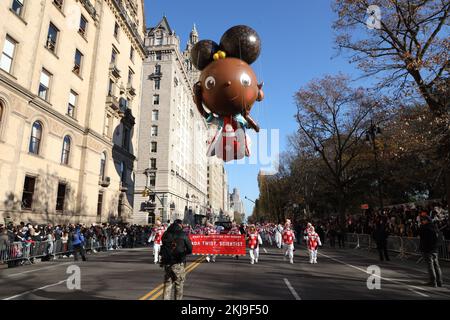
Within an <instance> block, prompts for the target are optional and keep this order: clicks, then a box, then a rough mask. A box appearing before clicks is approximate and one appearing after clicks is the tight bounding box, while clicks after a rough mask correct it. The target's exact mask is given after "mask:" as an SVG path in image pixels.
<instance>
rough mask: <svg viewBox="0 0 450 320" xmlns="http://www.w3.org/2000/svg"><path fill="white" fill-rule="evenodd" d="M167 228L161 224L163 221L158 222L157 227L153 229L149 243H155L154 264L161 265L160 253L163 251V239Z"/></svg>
mask: <svg viewBox="0 0 450 320" xmlns="http://www.w3.org/2000/svg"><path fill="white" fill-rule="evenodd" d="M165 231H166V228H164V226H163V225H162V224H161V221H159V220H156V223H155V226H154V227H153V229H152V234H151V236H150V239H149V240H148V242H152V241H153V257H154V263H155V264H157V263H159V252H160V250H161V244H162V237H163V234H164V232H165Z"/></svg>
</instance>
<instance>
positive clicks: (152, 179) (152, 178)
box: [148, 174, 156, 187]
mask: <svg viewBox="0 0 450 320" xmlns="http://www.w3.org/2000/svg"><path fill="white" fill-rule="evenodd" d="M148 183H149V185H150V187H155V186H156V175H155V174H151V175H150V176H149V181H148Z"/></svg>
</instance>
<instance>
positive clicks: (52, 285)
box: [3, 280, 67, 300]
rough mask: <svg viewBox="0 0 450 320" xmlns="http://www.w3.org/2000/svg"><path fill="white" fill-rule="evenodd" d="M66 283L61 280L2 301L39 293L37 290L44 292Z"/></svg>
mask: <svg viewBox="0 0 450 320" xmlns="http://www.w3.org/2000/svg"><path fill="white" fill-rule="evenodd" d="M66 281H67V280H61V281H59V282H56V283H53V284H49V285H47V286H44V287H40V288H37V289H33V290H29V291H25V292H23V293H19V294H16V295H15V296H12V297H9V298H5V299H3V300H12V299H15V298H18V297H21V296H24V295H26V294H30V293H33V292H36V291H39V290H44V289H47V288H50V287H54V286H58V285H60V284H62V283H64V282H66Z"/></svg>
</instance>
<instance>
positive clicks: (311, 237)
mask: <svg viewBox="0 0 450 320" xmlns="http://www.w3.org/2000/svg"><path fill="white" fill-rule="evenodd" d="M306 243H307V246H308V252H309V263H317V249H318V248H319V246H321V245H322V243H321V242H320V237H319V235H318V234H317V233H316V231H315V229H314V227H313V226H311V227H310V229H309V232H308V240H307V242H306Z"/></svg>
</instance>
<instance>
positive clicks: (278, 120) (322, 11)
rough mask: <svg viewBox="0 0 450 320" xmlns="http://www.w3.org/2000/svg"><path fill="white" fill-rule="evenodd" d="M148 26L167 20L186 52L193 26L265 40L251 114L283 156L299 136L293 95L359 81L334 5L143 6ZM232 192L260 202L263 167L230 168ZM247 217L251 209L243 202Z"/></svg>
mask: <svg viewBox="0 0 450 320" xmlns="http://www.w3.org/2000/svg"><path fill="white" fill-rule="evenodd" d="M145 6H146V8H145V13H146V19H147V26H154V25H156V24H157V23H158V22H159V21H160V20H161V18H162V16H163V14H165V15H166V16H167V19H168V20H169V23H170V25H171V27H172V28H173V29H175V32H176V33H177V34H178V35H179V36H180V38H181V41H182V46H183V47H182V49H184V46H185V44H186V40H187V38H188V35H189V32H190V30H191V29H192V25H193V23H195V24H196V25H197V29H198V31H199V36H200V39H211V40H214V41H216V42H219V41H220V37H221V36H222V34H223V33H224V32H225V31H226V30H227V29H228V28H230V27H232V26H234V25H237V24H245V25H248V26H250V27H252V28H254V29H255V30H256V31H257V32H258V33H259V35H260V37H261V40H262V52H261V56H260V57H259V58H258V60H257V61H256V62H255V63H254V64H253V65H252V66H253V68H254V70H255V72H256V74H257V76H258V80H259V81H264V83H265V85H264V88H263V89H264V93H265V100H264V101H263V102H261V103H256V104H255V106H254V107H253V109H252V116H253V118H254V119H255V120H256V121H257V122H258V123H259V124H260V126H261V128H263V129H267V130H271V129H278V130H279V133H280V134H279V136H280V152H283V151H284V150H286V149H287V146H288V141H287V136H288V135H289V134H291V133H293V132H295V130H296V128H297V126H296V122H295V119H294V115H295V113H296V107H295V103H294V99H293V95H294V93H295V92H296V91H297V90H298V89H299V88H300V87H302V86H304V85H305V84H307V83H308V82H309V81H311V80H312V79H316V78H320V77H322V76H323V75H325V74H336V73H339V72H342V73H346V74H350V75H355V74H356V73H357V71H356V69H355V67H354V66H353V65H350V64H349V63H348V62H347V59H346V58H345V57H343V56H339V57H336V51H335V49H334V43H333V40H334V31H333V29H332V28H331V25H332V23H333V21H334V20H335V14H334V13H333V12H332V10H331V1H327V0H316V1H313V0H311V1H305V0H278V1H273V0H270V1H260V0H246V1H243V0H239V1H238V0H228V1H211V0H210V1H206V0H195V1H186V0H171V1H168V0H145ZM226 169H227V172H228V175H229V186H230V191H231V190H232V188H233V187H238V188H239V190H240V194H241V196H242V198H244V196H247V197H248V198H250V199H252V200H254V199H256V198H258V195H259V190H258V184H257V180H256V178H257V174H258V172H259V169H260V165H256V164H245V165H243V164H228V165H226ZM244 204H245V207H246V214H247V215H250V214H251V212H252V210H253V203H251V202H250V201H247V200H244Z"/></svg>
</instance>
